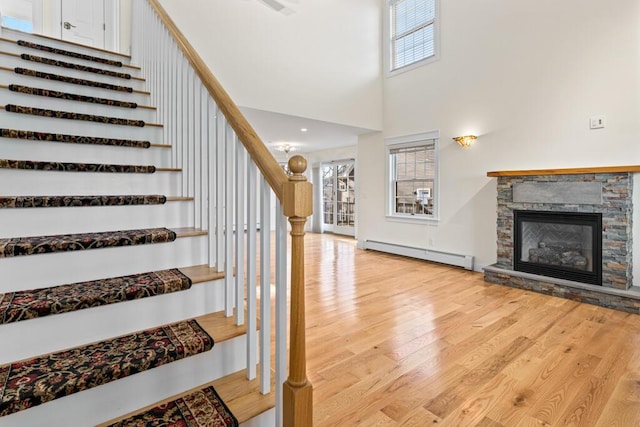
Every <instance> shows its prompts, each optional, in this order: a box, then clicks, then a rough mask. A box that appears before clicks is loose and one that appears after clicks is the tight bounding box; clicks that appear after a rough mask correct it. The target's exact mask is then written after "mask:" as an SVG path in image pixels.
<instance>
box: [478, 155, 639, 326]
mask: <svg viewBox="0 0 640 427" xmlns="http://www.w3.org/2000/svg"><path fill="white" fill-rule="evenodd" d="M636 169H637V170H636ZM634 172H640V167H637V166H629V167H614V168H589V169H565V170H541V171H504V172H490V173H488V176H494V177H497V178H498V185H497V190H498V196H497V213H498V220H497V243H498V252H497V263H496V264H494V265H491V266H488V267H486V268H485V280H486V281H487V282H491V283H496V284H503V285H508V286H512V287H518V288H523V289H529V290H533V291H537V292H541V293H545V294H549V295H554V296H560V297H564V298H570V299H574V300H579V301H583V302H588V303H593V304H597V305H602V306H606V307H612V308H617V309H622V310H625V311H630V312H634V313H640V290H638V289H637V288H633V287H632V285H633V258H632V247H633V245H632V241H633V234H632V222H633V220H632V218H633V217H632V215H633V173H634Z"/></svg>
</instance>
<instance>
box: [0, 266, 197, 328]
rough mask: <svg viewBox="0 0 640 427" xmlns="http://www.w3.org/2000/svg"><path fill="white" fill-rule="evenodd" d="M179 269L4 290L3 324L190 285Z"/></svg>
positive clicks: (1, 299) (0, 311) (0, 305)
mask: <svg viewBox="0 0 640 427" xmlns="http://www.w3.org/2000/svg"><path fill="white" fill-rule="evenodd" d="M191 285H192V281H191V279H190V278H189V277H188V276H187V275H185V274H184V273H183V272H182V271H180V270H178V269H175V268H174V269H169V270H160V271H151V272H146V273H138V274H131V275H128V276H120V277H111V278H106V279H100V280H90V281H86V282H78V283H70V284H64V285H59V286H52V287H48V288H41V289H33V290H26V291H18V292H8V293H5V294H0V324H6V323H13V322H18V321H22V320H28V319H35V318H39V317H45V316H50V315H55V314H62V313H69V312H72V311H77V310H82V309H86V308H91V307H98V306H102V305H108V304H116V303H119V302H124V301H131V300H135V299H141V298H148V297H152V296H156V295H162V294H168V293H171V292H178V291H183V290H186V289H189V288H190V287H191Z"/></svg>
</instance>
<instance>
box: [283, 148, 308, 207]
mask: <svg viewBox="0 0 640 427" xmlns="http://www.w3.org/2000/svg"><path fill="white" fill-rule="evenodd" d="M289 170H290V171H291V172H293V175H291V176H290V177H289V181H288V182H286V183H285V184H284V186H283V188H282V190H283V191H282V195H283V197H282V199H283V200H282V205H283V212H284V215H285V216H287V217H289V218H291V217H298V218H307V217H309V216H311V214H312V213H313V185H312V184H310V183H309V182H307V177H306V176H304V175H303V173H304V172H305V171H306V170H307V160H306V159H305V158H304V157H302V156H300V155H296V156H292V157H291V158H290V159H289Z"/></svg>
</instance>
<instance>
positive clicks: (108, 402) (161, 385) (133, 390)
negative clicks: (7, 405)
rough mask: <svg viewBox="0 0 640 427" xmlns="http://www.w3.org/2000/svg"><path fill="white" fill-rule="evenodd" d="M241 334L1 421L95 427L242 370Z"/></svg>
mask: <svg viewBox="0 0 640 427" xmlns="http://www.w3.org/2000/svg"><path fill="white" fill-rule="evenodd" d="M245 346H246V339H245V337H244V336H241V337H237V338H234V339H232V340H228V341H224V342H221V343H219V344H216V345H215V346H214V347H213V349H212V350H211V351H208V352H206V353H202V354H199V355H196V356H193V357H189V358H187V359H184V360H180V361H177V362H173V363H170V364H168V365H164V366H161V367H158V368H155V369H151V370H149V371H145V372H142V373H140V374H135V375H132V376H130V377H127V378H123V379H121V380H118V381H115V382H111V383H109V384H106V385H103V386H100V387H97V388H93V389H91V390H87V391H84V392H82V393H77V394H74V395H71V396H67V397H64V398H62V399H57V400H54V401H52V402H49V403H47V404H44V405H40V406H37V407H34V408H31V409H29V410H26V411H22V412H18V413H16V414H13V415H9V416H6V417H3V418H2V426H3V427H24V426H29V427H51V426H74V427H84V426H87V427H88V426H94V425H96V424H98V423H100V422H105V421H108V420H110V419H113V418H115V417H118V416H121V415H123V414H126V413H129V412H132V411H135V410H138V409H139V408H141V407H144V406H147V405H151V404H153V403H155V402H158V401H160V400H163V399H166V398H168V397H171V396H173V395H175V394H179V393H183V392H184V391H185V390H189V389H191V388H195V387H198V386H200V385H202V384H204V383H206V382H208V381H212V380H214V379H217V378H220V377H222V376H224V375H228V374H230V373H232V372H236V371H239V370H241V369H244V367H245V366H246V365H245V363H246V362H245V360H246V358H245V357H244V350H245Z"/></svg>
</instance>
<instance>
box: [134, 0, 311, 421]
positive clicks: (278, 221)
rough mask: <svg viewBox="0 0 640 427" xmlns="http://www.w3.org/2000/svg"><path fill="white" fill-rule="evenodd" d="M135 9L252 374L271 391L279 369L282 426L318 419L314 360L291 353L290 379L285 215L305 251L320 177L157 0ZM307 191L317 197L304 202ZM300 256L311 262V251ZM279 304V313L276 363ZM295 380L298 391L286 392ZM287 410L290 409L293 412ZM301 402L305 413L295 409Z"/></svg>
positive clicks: (296, 280) (297, 280)
mask: <svg viewBox="0 0 640 427" xmlns="http://www.w3.org/2000/svg"><path fill="white" fill-rule="evenodd" d="M132 12H133V13H132V17H133V23H134V25H133V26H132V60H133V62H134V63H136V64H139V65H141V67H142V73H143V75H144V77H146V79H147V81H148V82H149V90H150V91H151V96H152V102H153V105H155V106H156V107H157V115H158V117H157V119H158V121H160V122H161V123H163V124H164V125H165V126H164V143H165V144H171V156H170V161H171V167H173V168H179V169H181V171H182V173H181V181H180V185H179V191H180V192H181V194H179V195H180V196H183V197H192V198H194V210H193V214H192V218H190V222H191V223H192V225H193V226H194V227H196V228H200V229H202V230H206V231H207V232H208V245H207V247H208V252H209V254H208V260H209V266H211V267H215V268H216V269H217V270H218V271H223V272H224V273H225V279H224V283H225V313H226V315H227V316H235V320H236V323H237V324H238V325H241V324H246V328H247V349H246V360H247V366H246V368H247V378H248V379H253V378H255V377H256V376H258V375H259V377H260V390H261V392H262V393H269V392H271V370H272V368H273V369H274V371H275V372H274V375H275V383H276V390H275V393H276V422H277V425H278V426H279V425H283V424H284V425H305V426H307V425H311V424H310V414H311V391H310V390H311V384H310V383H309V382H308V381H307V380H306V375H305V372H306V368H305V361H304V357H303V358H302V360H300V358H299V357H297V356H296V355H294V354H291V355H290V360H291V364H292V366H295V369H294V371H295V375H296V378H295V379H294V380H292V379H291V377H289V380H288V381H287V382H286V383H285V380H286V378H287V335H286V333H287V274H286V266H287V235H286V233H287V218H286V217H285V216H284V215H283V212H284V211H285V210H287V209H288V211H289V212H293V213H290V214H289V216H290V217H295V225H296V227H295V228H296V230H297V231H296V234H295V235H294V246H296V247H298V248H299V247H300V244H301V242H302V240H300V239H301V236H302V235H303V234H304V232H302V233H301V231H300V230H301V228H299V227H300V224H304V221H305V220H306V217H307V216H308V215H310V213H311V212H310V205H311V203H310V191H309V190H308V188H307V187H306V186H309V185H310V184H307V183H306V182H304V181H305V180H304V178H303V176H302V172H303V171H304V168H300V167H297V168H296V169H297V174H296V175H295V176H294V177H292V178H291V179H287V176H286V175H285V173H284V171H283V170H282V169H281V168H280V167H279V165H278V164H277V162H276V161H275V159H274V158H273V155H271V154H270V153H269V151H268V149H267V148H266V147H265V146H264V144H262V142H261V141H260V140H259V138H258V137H257V135H255V132H254V131H253V129H251V127H250V126H249V125H248V123H246V120H245V119H244V117H241V114H240V113H239V110H237V107H236V106H235V104H233V103H232V102H231V101H230V99H229V100H227V98H226V97H228V95H226V92H224V90H223V89H222V88H221V87H218V86H219V84H218V83H217V81H216V80H215V78H214V77H213V76H212V75H211V74H210V71H209V70H208V68H206V66H204V65H203V64H204V63H203V62H202V60H201V59H200V57H199V56H198V55H197V53H195V51H194V50H193V48H192V47H191V46H190V45H189V44H188V42H186V39H184V36H183V35H182V34H181V33H180V32H179V30H177V27H175V24H173V22H172V21H171V20H170V18H168V16H167V15H166V12H165V11H164V10H163V9H162V7H161V6H160V5H159V3H158V2H157V0H148V1H144V0H137V1H135V2H133V11H132ZM220 93H222V95H220ZM220 98H221V99H222V100H221V99H220ZM214 99H217V101H215V100H214ZM238 116H240V117H238ZM238 131H239V132H241V134H239V133H237V132H238ZM300 160H303V159H300ZM305 167H306V166H305ZM298 193H300V194H298ZM285 194H289V196H285ZM307 196H308V199H309V200H308V201H301V200H302V198H304V199H306V198H307ZM301 197H302V198H301ZM272 198H274V199H275V200H276V202H275V204H274V203H272V201H271V199H272ZM287 203H288V204H287ZM287 206H288V208H287ZM307 210H308V212H307ZM299 212H301V213H299ZM258 213H259V218H258ZM272 222H273V223H274V225H275V228H274V227H273V226H272ZM258 224H259V227H260V234H259V237H260V243H259V244H258ZM292 224H294V223H293V222H292ZM272 230H275V232H274V233H272ZM296 239H297V240H296ZM272 245H273V246H274V248H275V251H274V253H273V256H272V250H271V248H272ZM298 252H300V251H298ZM301 256H302V258H301ZM294 260H295V261H296V263H297V264H303V260H304V258H303V254H298V255H297V256H295V257H294ZM300 260H302V262H301V261H300ZM258 262H259V263H260V264H259V265H258ZM272 269H273V270H274V271H275V283H274V288H275V305H272V303H271V296H272V295H271V288H272V283H271V271H272ZM298 269H299V270H298ZM300 272H301V273H300ZM294 273H295V274H294ZM258 279H259V280H258ZM258 283H259V287H260V293H259V297H260V328H259V329H258V327H257V319H258V305H257V300H258ZM303 285H304V270H303V266H302V265H292V286H295V287H296V289H298V291H296V292H295V298H299V297H300V295H302V299H304V286H303ZM301 287H302V289H301V291H300V288H301ZM292 295H294V293H292ZM296 301H297V300H296ZM272 307H274V312H275V320H276V322H275V323H276V331H275V334H274V335H275V343H274V346H275V361H274V363H273V366H272V361H271V346H272V340H271V335H272V334H271V310H272ZM292 307H302V314H301V316H302V317H301V318H300V313H296V317H295V319H296V321H295V323H294V324H293V325H294V327H293V328H292V329H295V330H296V335H295V336H294V335H293V333H292V338H291V339H292V343H295V346H293V345H292V347H295V348H296V349H297V350H300V349H302V355H303V356H304V301H302V304H300V303H298V302H296V303H294V302H293V301H292ZM245 310H246V318H245ZM293 316H294V313H292V318H293ZM300 329H302V331H300ZM258 331H259V332H258ZM300 336H301V338H300ZM257 366H259V368H260V369H259V371H257V370H256V368H257ZM283 384H284V385H283ZM287 387H288V389H289V390H290V391H289V395H291V396H293V397H292V398H287V397H286V395H285V394H286V393H283V390H285V389H287ZM297 388H300V389H302V388H304V389H305V392H304V393H302V395H304V398H303V399H302V400H300V401H299V402H296V398H295V394H296V393H291V390H293V389H297ZM287 399H289V401H290V402H289V404H287V401H288V400H287ZM287 407H289V408H290V409H289V410H288V412H289V413H287V410H285V409H283V408H287ZM298 407H299V408H301V410H297V409H295V408H298ZM296 413H298V414H302V415H296ZM305 417H306V418H305ZM296 420H297V421H296Z"/></svg>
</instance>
